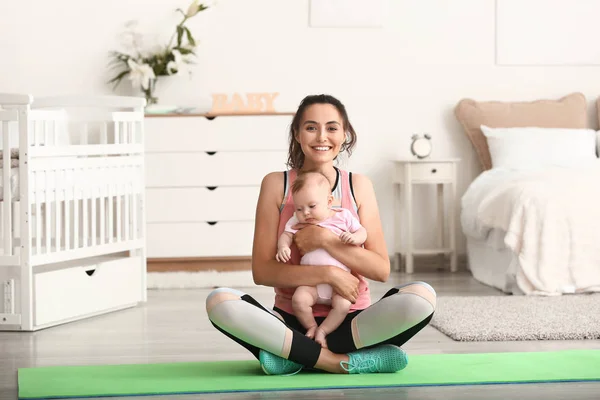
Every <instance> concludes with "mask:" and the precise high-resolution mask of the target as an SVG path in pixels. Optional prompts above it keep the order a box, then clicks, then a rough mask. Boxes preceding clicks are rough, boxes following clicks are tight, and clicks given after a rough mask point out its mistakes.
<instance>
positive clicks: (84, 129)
mask: <svg viewBox="0 0 600 400" xmlns="http://www.w3.org/2000/svg"><path fill="white" fill-rule="evenodd" d="M79 144H88V124H87V123H86V122H84V123H83V125H82V129H81V141H80V142H79Z"/></svg>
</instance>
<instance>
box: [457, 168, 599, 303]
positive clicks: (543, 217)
mask: <svg viewBox="0 0 600 400" xmlns="http://www.w3.org/2000/svg"><path fill="white" fill-rule="evenodd" d="M466 208H471V211H470V213H471V215H473V216H474V217H473V218H470V219H467V218H466V217H463V220H462V222H463V229H464V230H465V234H467V235H472V236H474V237H480V238H485V237H486V235H487V233H488V232H489V231H490V230H492V229H494V228H499V229H502V230H503V231H505V232H506V235H505V237H504V243H505V245H506V246H507V247H508V248H510V249H511V250H512V251H513V252H514V254H516V255H517V256H518V258H519V264H520V266H519V269H518V271H517V284H518V285H519V288H520V289H521V290H523V292H524V293H525V294H536V295H560V294H563V293H573V292H592V291H600V162H598V163H595V164H594V165H590V166H587V167H585V168H584V167H578V168H573V169H549V170H545V171H537V172H514V171H513V172H511V171H497V170H496V171H495V170H491V171H487V172H484V173H483V174H482V175H481V176H480V177H478V178H477V179H476V180H475V182H473V184H472V187H470V188H469V190H468V191H467V193H466V194H465V196H464V197H463V210H464V209H466Z"/></svg>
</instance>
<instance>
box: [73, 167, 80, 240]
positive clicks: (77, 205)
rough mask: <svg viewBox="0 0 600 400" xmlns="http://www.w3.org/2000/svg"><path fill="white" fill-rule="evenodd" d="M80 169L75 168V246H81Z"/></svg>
mask: <svg viewBox="0 0 600 400" xmlns="http://www.w3.org/2000/svg"><path fill="white" fill-rule="evenodd" d="M79 172H80V171H79V170H73V248H74V249H77V248H79V221H80V220H79V191H80V189H79V182H80V181H79Z"/></svg>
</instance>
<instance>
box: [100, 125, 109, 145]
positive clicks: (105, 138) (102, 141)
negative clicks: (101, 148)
mask: <svg viewBox="0 0 600 400" xmlns="http://www.w3.org/2000/svg"><path fill="white" fill-rule="evenodd" d="M107 143H108V132H107V126H106V122H103V123H102V128H100V144H107Z"/></svg>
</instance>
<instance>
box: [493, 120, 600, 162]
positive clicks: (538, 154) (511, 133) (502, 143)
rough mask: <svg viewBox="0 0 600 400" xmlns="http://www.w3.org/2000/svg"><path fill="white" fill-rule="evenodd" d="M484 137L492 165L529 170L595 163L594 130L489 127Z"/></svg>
mask: <svg viewBox="0 0 600 400" xmlns="http://www.w3.org/2000/svg"><path fill="white" fill-rule="evenodd" d="M481 131H482V132H483V134H484V135H485V137H486V138H487V143H488V147H489V149H490V155H491V158H492V168H506V169H513V170H532V169H543V168H548V167H576V166H581V165H584V164H586V163H590V162H596V161H597V160H598V158H597V156H596V131H595V130H593V129H568V128H538V127H525V128H490V127H488V126H485V125H481Z"/></svg>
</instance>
